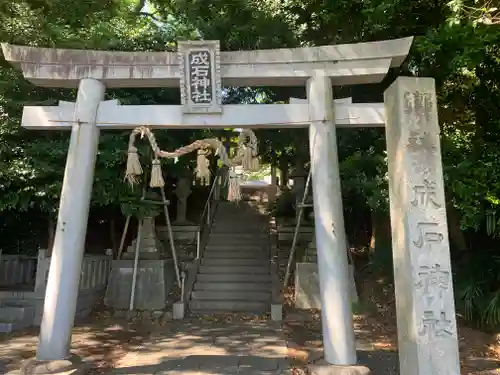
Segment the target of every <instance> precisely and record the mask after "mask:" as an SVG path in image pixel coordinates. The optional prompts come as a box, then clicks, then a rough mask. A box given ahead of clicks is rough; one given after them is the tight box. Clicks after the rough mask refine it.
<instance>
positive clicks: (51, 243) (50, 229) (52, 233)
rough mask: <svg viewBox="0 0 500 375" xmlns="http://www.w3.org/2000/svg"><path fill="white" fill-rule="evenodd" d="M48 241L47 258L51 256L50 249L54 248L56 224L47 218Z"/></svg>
mask: <svg viewBox="0 0 500 375" xmlns="http://www.w3.org/2000/svg"><path fill="white" fill-rule="evenodd" d="M47 230H48V233H47V234H48V241H47V256H50V255H51V254H52V247H53V246H54V238H55V236H56V223H55V221H54V219H52V218H51V217H49V220H48V226H47Z"/></svg>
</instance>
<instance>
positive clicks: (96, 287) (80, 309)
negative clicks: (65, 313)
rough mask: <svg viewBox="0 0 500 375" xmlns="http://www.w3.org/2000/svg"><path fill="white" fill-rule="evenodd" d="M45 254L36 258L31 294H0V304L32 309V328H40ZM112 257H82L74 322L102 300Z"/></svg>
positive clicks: (45, 278) (42, 253) (47, 261)
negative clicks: (21, 304)
mask: <svg viewBox="0 0 500 375" xmlns="http://www.w3.org/2000/svg"><path fill="white" fill-rule="evenodd" d="M46 254H47V251H46V250H40V251H39V253H38V257H37V258H35V263H36V265H37V267H36V278H35V288H34V291H30V292H19V291H6V292H0V300H1V301H4V302H14V301H15V302H16V303H17V302H21V301H22V303H26V304H29V305H30V306H34V308H35V316H34V320H33V324H34V325H40V322H41V319H42V314H43V304H44V298H45V290H46V287H47V279H48V274H49V267H50V257H48V256H47V255H46ZM111 262H112V256H107V255H85V256H84V258H83V262H82V270H81V276H80V289H79V293H78V302H77V307H76V313H75V316H76V317H77V318H80V317H85V316H86V315H88V314H89V313H90V312H91V311H92V308H93V306H94V304H95V302H97V300H98V299H99V298H101V297H102V296H104V292H105V290H106V284H107V281H108V276H109V272H110V269H111Z"/></svg>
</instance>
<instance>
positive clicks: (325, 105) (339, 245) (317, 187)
mask: <svg viewBox="0 0 500 375" xmlns="http://www.w3.org/2000/svg"><path fill="white" fill-rule="evenodd" d="M307 96H308V99H309V111H310V116H311V125H310V127H309V144H310V153H311V168H312V183H313V195H314V217H315V233H316V240H317V252H318V270H319V281H320V291H321V306H322V309H321V317H322V326H323V346H324V353H325V360H326V362H328V364H332V365H338V366H330V367H332V371H334V369H338V370H339V371H340V370H342V369H343V368H344V367H350V365H355V364H356V345H355V339H354V325H353V320H352V307H351V302H350V298H349V297H348V296H349V290H350V287H349V271H348V262H347V252H346V239H345V230H344V217H343V211H342V196H341V193H340V177H339V165H338V156H337V139H336V131H335V124H334V121H335V115H334V113H333V106H332V102H333V95H332V83H331V80H330V78H329V77H327V76H325V75H324V73H323V72H318V73H316V75H315V76H313V77H311V78H310V79H309V81H308V83H307ZM313 373H314V371H313Z"/></svg>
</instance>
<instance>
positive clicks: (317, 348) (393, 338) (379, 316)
mask: <svg viewBox="0 0 500 375" xmlns="http://www.w3.org/2000/svg"><path fill="white" fill-rule="evenodd" d="M364 290H365V291H367V290H368V289H364ZM368 293H370V294H371V295H372V296H373V298H371V301H369V302H368V303H367V306H364V308H363V310H365V311H363V312H358V313H357V314H356V315H355V316H354V324H355V331H356V338H357V341H358V347H360V346H361V350H359V348H358V359H359V360H360V361H361V362H363V363H364V364H366V365H368V366H369V367H370V369H371V370H372V371H373V374H374V375H398V374H399V368H398V367H399V364H398V357H397V328H396V312H395V304H394V299H393V298H390V297H388V296H389V295H391V293H392V290H389V289H387V290H386V291H385V294H386V296H380V294H377V293H372V292H370V291H369V292H368ZM392 295H393V294H392ZM291 296H293V287H290V288H289V291H288V294H287V297H288V298H287V301H286V307H285V321H284V332H285V334H286V337H287V342H288V353H289V358H291V359H292V363H293V365H294V367H295V368H296V369H295V373H296V374H303V373H304V368H305V367H306V365H307V363H311V362H314V361H316V360H317V359H319V358H321V357H322V351H323V348H322V341H321V335H322V333H321V321H320V312H319V311H318V310H310V311H298V310H295V309H294V308H292V307H291V304H292V297H291ZM381 300H383V303H381V302H380V301H381ZM459 349H460V360H461V374H474V375H479V374H483V375H486V374H491V375H493V374H500V335H496V334H488V333H484V332H481V331H478V330H475V329H472V328H469V327H466V326H465V325H463V324H460V322H459Z"/></svg>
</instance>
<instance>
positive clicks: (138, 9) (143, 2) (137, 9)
mask: <svg viewBox="0 0 500 375" xmlns="http://www.w3.org/2000/svg"><path fill="white" fill-rule="evenodd" d="M144 5H146V0H139V4H137V6H136V7H135V9H134V12H135V13H137V14H140V13H141V10H142V8H144Z"/></svg>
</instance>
